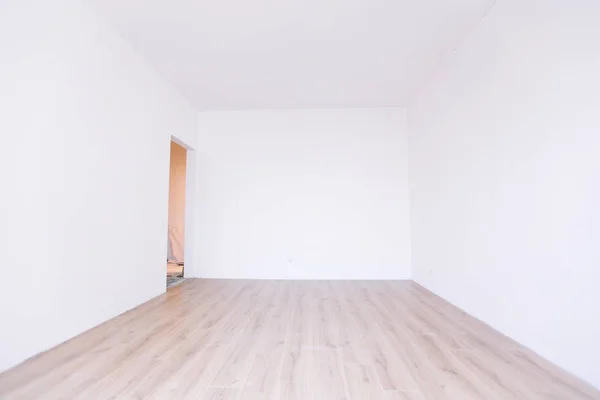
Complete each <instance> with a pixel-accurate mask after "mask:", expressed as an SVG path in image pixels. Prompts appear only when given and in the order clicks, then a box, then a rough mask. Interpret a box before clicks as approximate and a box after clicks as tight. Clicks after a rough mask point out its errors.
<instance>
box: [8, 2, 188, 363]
mask: <svg viewBox="0 0 600 400" xmlns="http://www.w3.org/2000/svg"><path fill="white" fill-rule="evenodd" d="M16 39H18V40H16ZM0 48H2V51H1V52H0V88H1V89H0V93H1V94H0V110H1V113H2V117H1V118H0V134H1V135H2V146H0V153H1V154H0V163H1V168H0V176H1V178H2V188H3V195H2V196H1V200H0V202H1V206H0V221H2V222H1V224H0V230H1V232H2V235H1V243H2V246H1V248H2V263H3V265H4V268H3V274H4V276H3V282H4V284H3V288H2V290H1V291H0V316H1V318H0V320H1V321H2V329H0V343H2V345H1V346H0V370H1V369H6V368H8V367H10V366H12V365H15V364H16V363H19V362H20V361H23V360H24V359H25V358H27V357H30V356H32V355H34V354H36V353H38V352H40V351H43V350H46V349H48V348H50V347H52V346H54V345H56V344H58V343H60V342H62V341H64V340H66V339H69V338H70V337H72V336H74V335H77V334H79V333H81V332H83V331H85V330H87V329H89V328H91V327H93V326H95V325H97V324H99V323H101V322H103V321H105V320H107V319H109V318H112V317H114V316H116V315H117V314H119V313H121V312H123V311H125V310H127V309H130V308H132V307H134V306H136V305H138V304H140V303H142V302H144V301H146V300H148V299H150V298H152V297H154V296H156V295H158V294H161V293H163V292H164V290H165V268H166V266H165V259H166V235H167V207H168V193H167V191H168V179H169V141H170V135H171V134H173V135H176V136H178V137H179V138H181V139H182V140H184V141H186V142H188V143H190V144H192V145H193V143H194V141H195V139H196V135H197V129H196V124H197V113H196V112H195V111H194V110H193V109H192V108H191V107H189V106H188V104H187V103H186V102H185V101H184V100H183V99H182V98H181V97H180V96H179V95H177V94H176V93H175V92H174V91H173V90H172V89H171V87H170V86H169V85H168V84H166V83H165V82H164V81H163V80H162V79H161V78H160V77H159V76H158V75H157V74H156V73H155V72H154V71H153V70H151V69H150V68H149V67H148V66H147V65H146V64H145V63H144V62H143V61H142V60H141V59H140V58H139V57H138V56H137V55H136V54H135V53H134V52H133V51H132V50H131V49H130V47H129V46H128V45H127V44H126V43H125V42H124V41H123V40H122V39H121V38H120V37H119V36H118V35H117V34H116V33H115V32H114V31H113V30H112V29H111V28H110V27H109V26H108V25H106V24H105V23H104V21H103V20H102V19H101V18H100V17H98V16H97V15H96V14H95V13H94V12H93V11H92V10H90V9H88V8H86V7H85V6H83V5H75V2H70V3H69V4H68V5H67V4H66V2H45V1H28V0H24V1H8V2H5V3H4V4H3V5H2V12H1V13H0Z"/></svg>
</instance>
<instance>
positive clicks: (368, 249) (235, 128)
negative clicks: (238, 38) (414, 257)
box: [195, 108, 410, 279]
mask: <svg viewBox="0 0 600 400" xmlns="http://www.w3.org/2000/svg"><path fill="white" fill-rule="evenodd" d="M198 140H199V144H198V149H199V150H198V170H197V179H198V186H197V187H198V194H197V207H196V212H197V224H196V226H197V233H196V240H197V243H196V249H197V256H196V264H195V265H196V269H195V271H196V274H197V275H198V276H199V277H206V278H249V279H253V278H256V279H259V278H262V279H406V278H409V277H410V240H409V216H408V209H409V208H408V197H409V196H408V176H407V134H406V117H405V111H404V110H403V109H395V108H386V109H346V110H338V109H332V110H294V111H289V110H285V111H284V110H280V111H273V110H270V111H244V112H203V113H200V115H199V137H198Z"/></svg>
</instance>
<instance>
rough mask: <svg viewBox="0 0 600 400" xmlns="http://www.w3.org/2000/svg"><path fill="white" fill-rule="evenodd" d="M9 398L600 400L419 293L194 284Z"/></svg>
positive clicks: (103, 329) (8, 377)
mask: <svg viewBox="0 0 600 400" xmlns="http://www.w3.org/2000/svg"><path fill="white" fill-rule="evenodd" d="M0 399H10V400H13V399H17V400H19V399H22V400H28V399H50V400H54V399H82V400H83V399H85V400H87V399H103V400H104V399H119V400H121V399H123V400H128V399H149V400H159V399H162V400H164V399H183V400H187V399H189V400H218V399H221V400H296V399H298V400H312V399H314V400H524V399H527V400H600V392H598V391H597V390H596V389H594V388H592V387H591V386H589V385H587V384H586V383H584V382H581V381H580V380H578V379H577V378H575V377H573V376H571V375H569V374H567V373H566V372H564V371H562V370H561V369H560V368H558V367H556V366H554V365H552V364H551V363H550V362H548V361H546V360H544V359H543V358H541V357H539V356H538V355H536V354H535V353H534V352H532V351H531V350H529V349H527V348H526V347H524V346H522V345H520V344H519V343H516V342H515V341H513V340H511V339H510V338H507V337H506V336H504V335H502V334H501V333H499V332H497V331H495V330H493V329H492V328H490V327H488V326H487V325H485V324H484V323H482V322H481V321H479V320H477V319H475V318H473V317H471V316H469V315H468V314H466V313H465V312H463V311H462V310H460V309H458V308H456V307H454V306H452V305H451V304H450V303H448V302H446V301H445V300H443V299H441V298H440V297H438V296H436V295H434V294H432V293H430V292H429V291H427V290H425V289H424V288H422V287H420V286H419V285H417V284H415V283H413V282H410V281H385V282H376V281H369V282H366V281H260V280H200V279H188V280H186V281H184V282H183V283H181V284H179V285H176V286H174V287H172V288H170V289H169V290H168V292H167V293H165V294H164V295H161V296H159V297H157V298H155V299H152V300H151V301H149V302H147V303H145V304H143V305H141V306H139V307H136V308H135V309H133V310H130V311H128V312H126V313H124V314H122V315H120V316H118V317H116V318H114V319H111V320H109V321H107V322H105V323H104V324H102V325H99V326H98V327H96V328H93V329H91V330H89V331H88V332H85V333H83V334H81V335H79V336H77V337H75V338H73V339H71V340H69V341H67V342H65V343H63V344H61V345H59V346H57V347H55V348H54V349H51V350H49V351H47V352H44V353H42V354H40V355H38V356H35V357H33V358H31V359H30V360H28V361H26V362H24V363H23V364H21V365H18V366H17V367H15V368H13V369H11V370H9V371H6V372H4V373H2V374H0Z"/></svg>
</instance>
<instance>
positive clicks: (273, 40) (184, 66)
mask: <svg viewBox="0 0 600 400" xmlns="http://www.w3.org/2000/svg"><path fill="white" fill-rule="evenodd" d="M89 1H91V2H92V3H93V5H94V7H95V8H96V9H97V10H98V11H99V12H101V13H102V14H104V15H105V16H106V18H107V19H108V21H109V22H110V23H111V25H113V27H114V28H115V29H116V30H117V31H118V32H119V33H120V34H121V36H122V37H123V38H124V39H125V40H127V41H128V42H130V43H131V45H132V46H133V48H134V49H135V50H136V51H137V52H139V53H140V54H141V55H142V57H144V58H145V59H146V60H147V61H148V62H149V63H150V64H151V65H152V66H153V67H154V68H155V69H156V70H157V71H158V72H159V73H160V74H161V75H162V76H163V77H165V78H166V79H168V80H169V81H171V82H172V83H173V84H174V85H175V87H176V88H177V89H178V90H179V91H180V92H181V93H182V94H183V95H184V96H185V97H186V98H187V99H188V100H189V101H190V103H191V104H192V105H193V106H195V107H196V108H197V109H198V110H213V109H223V110H237V109H268V108H320V107H378V106H403V105H406V104H407V103H408V102H409V101H410V99H411V98H412V97H413V96H414V95H415V93H416V92H418V90H419V88H421V87H422V86H423V85H424V84H425V82H426V81H427V79H428V78H429V77H430V76H431V74H432V73H433V72H434V71H435V68H436V66H437V65H439V63H440V62H441V60H443V59H444V57H445V56H447V55H448V54H449V53H450V52H452V50H453V49H454V47H455V46H456V45H457V44H458V43H459V42H460V40H461V38H462V37H464V35H466V34H467V33H468V32H469V31H470V30H471V29H472V28H473V27H474V26H475V24H476V23H477V22H478V21H479V20H480V19H481V18H482V16H483V15H484V14H485V12H486V11H487V10H488V9H489V8H490V7H491V6H492V4H493V1H494V0H212V1H208V0H170V1H165V0H89Z"/></svg>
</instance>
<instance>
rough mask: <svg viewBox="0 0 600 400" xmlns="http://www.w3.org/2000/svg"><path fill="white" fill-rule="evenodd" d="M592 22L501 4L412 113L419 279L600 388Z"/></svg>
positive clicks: (599, 209)
mask: <svg viewBox="0 0 600 400" xmlns="http://www.w3.org/2000/svg"><path fill="white" fill-rule="evenodd" d="M599 20H600V3H598V2H597V1H594V0H574V1H566V0H552V1H541V0H525V1H524V0H499V1H498V3H497V5H496V6H495V8H493V9H492V10H491V12H490V13H489V14H488V15H487V17H486V18H484V19H483V21H482V22H481V23H480V24H479V25H478V27H477V28H476V29H475V31H474V32H472V34H471V35H470V36H469V37H468V38H467V39H466V40H465V41H464V42H463V43H462V45H461V46H460V47H459V48H458V50H457V51H456V52H455V53H454V55H453V56H452V58H451V59H450V60H449V61H448V62H447V64H446V65H444V66H443V68H442V69H441V71H440V72H439V74H438V75H437V76H436V77H435V79H433V81H432V82H431V84H430V85H429V86H428V87H427V88H426V89H425V90H424V91H423V92H422V93H421V94H420V96H419V98H418V101H417V102H416V104H415V105H414V106H413V107H411V108H410V109H409V125H410V127H411V135H410V140H409V147H410V183H411V206H412V208H411V221H412V224H411V227H412V237H411V239H412V244H413V247H412V255H413V268H414V271H413V277H414V279H415V280H416V281H417V282H419V283H420V284H422V285H424V286H425V287H427V288H428V289H431V290H432V291H434V292H435V293H437V294H439V295H440V296H442V297H444V298H446V299H448V300H449V301H451V302H453V303H455V304H456V305H458V306H459V307H461V308H463V309H464V310H466V311H467V312H469V313H471V314H473V315H474V316H476V317H478V318H480V319H482V320H483V321H485V322H487V323H489V324H490V325H492V326H493V327H495V328H497V329H498V330H500V331H501V332H503V333H505V334H507V335H508V336H511V337H513V338H514V339H516V340H517V341H519V342H521V343H523V344H525V345H527V346H529V347H530V348H532V349H533V350H535V351H537V352H538V353H539V354H541V355H543V356H545V357H546V358H548V359H550V360H551V361H553V362H555V363H556V364H558V365H560V366H562V367H564V368H565V369H567V370H569V371H571V372H573V373H575V374H576V375H578V376H580V377H582V378H584V379H585V380H587V381H589V382H591V383H592V384H594V385H595V386H597V387H600V374H599V373H598V366H599V365H600V346H599V345H598V338H600V318H598V317H599V316H600V291H599V290H598V284H599V283H600V268H599V266H600V74H599V71H600V40H598V38H600V25H599V24H598V21H599Z"/></svg>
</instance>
